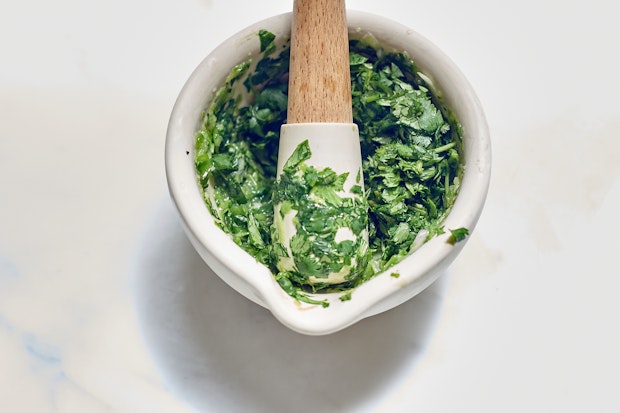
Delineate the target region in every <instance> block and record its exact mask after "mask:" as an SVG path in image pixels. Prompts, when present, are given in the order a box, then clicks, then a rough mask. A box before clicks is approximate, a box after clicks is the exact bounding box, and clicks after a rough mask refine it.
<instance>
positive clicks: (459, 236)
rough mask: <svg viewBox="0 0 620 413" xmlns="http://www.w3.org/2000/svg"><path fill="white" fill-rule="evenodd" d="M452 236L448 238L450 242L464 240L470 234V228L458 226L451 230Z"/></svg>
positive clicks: (454, 242)
mask: <svg viewBox="0 0 620 413" xmlns="http://www.w3.org/2000/svg"><path fill="white" fill-rule="evenodd" d="M450 234H451V235H450V237H449V238H448V243H450V244H452V245H454V244H456V243H457V242H461V241H463V240H464V239H465V238H466V237H467V235H469V230H468V229H467V228H457V229H451V230H450Z"/></svg>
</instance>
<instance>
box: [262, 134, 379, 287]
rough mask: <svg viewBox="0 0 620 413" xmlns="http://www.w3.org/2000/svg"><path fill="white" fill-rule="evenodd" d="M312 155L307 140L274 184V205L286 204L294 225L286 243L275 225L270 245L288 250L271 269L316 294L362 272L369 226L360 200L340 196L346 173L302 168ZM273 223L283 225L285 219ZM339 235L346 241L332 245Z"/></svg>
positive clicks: (312, 167)
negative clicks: (343, 232) (344, 234)
mask: <svg viewBox="0 0 620 413" xmlns="http://www.w3.org/2000/svg"><path fill="white" fill-rule="evenodd" d="M311 155H312V153H311V151H310V147H309V145H308V141H307V140H305V141H303V142H301V143H300V144H299V145H298V146H297V148H295V150H294V151H293V153H292V154H291V156H290V157H289V158H288V159H287V161H286V163H285V164H284V167H283V170H282V173H281V174H280V177H279V179H278V180H277V181H276V183H275V187H274V192H273V202H274V204H275V205H281V204H284V205H285V208H286V210H287V212H288V214H291V216H292V217H293V218H292V220H293V223H294V226H295V234H294V235H293V236H292V237H291V239H290V242H287V240H282V239H280V235H279V231H277V229H278V225H276V232H275V234H274V235H275V236H274V242H275V243H282V244H284V245H286V244H287V243H288V244H289V245H290V251H285V252H284V254H282V255H281V256H278V257H277V258H278V262H277V263H276V266H277V267H278V268H279V269H280V270H281V271H285V272H286V274H287V276H288V277H289V278H291V279H293V280H295V281H296V282H297V283H298V284H301V285H312V286H313V288H319V289H320V288H322V287H326V286H328V285H330V284H342V283H346V284H347V285H350V284H351V283H353V282H354V280H355V279H356V278H358V277H359V276H360V275H361V274H362V273H363V272H364V270H365V268H366V264H367V262H368V258H369V257H368V255H367V253H368V244H367V242H366V240H365V239H364V237H363V234H362V233H363V231H365V230H366V226H367V222H368V212H367V207H366V204H365V203H364V202H363V198H362V197H361V196H360V195H355V194H351V192H352V191H348V192H349V194H347V191H345V189H344V183H345V180H346V178H347V174H346V173H344V174H340V175H338V174H336V172H334V171H333V170H332V169H331V168H324V169H321V170H317V169H316V168H315V167H314V166H310V165H308V164H306V163H305V161H306V160H308V159H309V158H310V157H311ZM358 187H359V186H358ZM277 218H278V220H277V222H282V220H283V219H284V218H285V215H284V216H282V217H277ZM341 230H348V231H349V232H350V233H351V234H350V235H351V236H350V237H347V239H343V240H339V241H337V240H336V238H337V235H338V233H339V232H340V231H341Z"/></svg>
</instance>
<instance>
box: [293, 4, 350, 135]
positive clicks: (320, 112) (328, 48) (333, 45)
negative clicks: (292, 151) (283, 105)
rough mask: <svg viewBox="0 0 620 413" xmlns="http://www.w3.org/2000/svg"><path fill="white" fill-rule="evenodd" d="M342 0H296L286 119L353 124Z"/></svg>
mask: <svg viewBox="0 0 620 413" xmlns="http://www.w3.org/2000/svg"><path fill="white" fill-rule="evenodd" d="M351 106H352V103H351V72H350V67H349V39H348V29H347V20H346V9H345V0H295V3H294V6H293V24H292V27H291V60H290V69H289V90H288V114H287V123H327V122H334V123H353V113H352V107H351Z"/></svg>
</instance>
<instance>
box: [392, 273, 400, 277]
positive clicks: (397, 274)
mask: <svg viewBox="0 0 620 413" xmlns="http://www.w3.org/2000/svg"><path fill="white" fill-rule="evenodd" d="M390 277H394V278H398V277H400V274H399V273H397V272H393V273H390Z"/></svg>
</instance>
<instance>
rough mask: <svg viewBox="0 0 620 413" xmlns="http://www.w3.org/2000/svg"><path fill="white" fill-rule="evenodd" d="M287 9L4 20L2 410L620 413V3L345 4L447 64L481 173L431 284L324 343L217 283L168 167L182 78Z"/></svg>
mask: <svg viewBox="0 0 620 413" xmlns="http://www.w3.org/2000/svg"><path fill="white" fill-rule="evenodd" d="M291 4H292V2H291V1H289V0H287V1H284V0H277V1H276V0H269V1H263V2H257V1H250V0H245V1H241V0H227V1H220V0H177V1H158V0H155V1H151V2H147V1H138V0H135V1H119V0H109V1H95V0H90V1H76V0H59V1H55V2H45V1H41V0H30V1H22V2H11V3H10V4H9V2H7V1H5V2H3V4H2V6H0V182H1V186H0V188H1V190H0V412H3V413H4V412H7V413H8V412H11V413H12V412H34V413H38V412H41V413H46V412H63V413H65V412H80V413H84V412H88V413H98V412H152V413H158V412H166V413H167V412H175V413H176V412H192V411H199V412H310V411H321V412H336V411H338V412H403V411H416V412H455V411H458V412H476V413H481V412H504V413H505V412H524V411H528V412H560V411H562V412H567V411H570V412H573V411H574V412H586V411H587V412H617V411H620V395H619V393H618V385H619V383H620V351H619V349H620V321H619V317H620V300H619V299H618V291H619V290H620V282H619V281H618V280H619V277H620V271H619V270H618V266H617V260H616V258H617V257H616V255H615V254H617V249H618V246H619V245H620V243H619V242H618V234H619V233H620V225H619V224H618V218H617V215H618V210H619V208H620V179H619V176H620V139H619V138H620V136H619V130H620V105H619V104H618V98H617V97H618V96H620V81H619V80H618V73H620V58H619V55H618V40H619V39H620V25H618V24H617V16H618V15H619V10H618V9H619V6H617V2H613V1H611V0H607V1H604V0H592V1H588V2H585V1H563V2H560V1H545V0H537V1H533V0H525V1H521V2H512V3H505V2H503V3H502V2H493V1H480V0H472V1H468V2H458V1H444V2H437V1H416V2H410V1H404V0H402V1H397V0H386V1H381V2H378V1H375V0H349V1H348V6H349V7H350V8H356V9H359V10H365V11H369V12H375V13H378V14H382V15H385V16H387V17H391V18H393V19H395V20H398V21H400V22H401V23H404V24H406V25H408V26H410V27H412V28H414V29H416V30H418V31H419V32H421V33H423V34H424V35H426V36H427V37H429V38H430V39H432V40H433V41H434V42H435V43H437V44H438V45H439V46H440V47H441V48H443V49H444V51H446V52H447V53H448V54H449V55H450V56H452V58H453V59H454V60H455V62H456V63H457V64H458V65H459V66H460V67H461V68H462V70H463V72H464V73H465V74H466V75H467V76H468V77H469V79H470V81H471V82H472V84H473V85H474V87H475V88H476V90H477V91H478V93H479V97H480V99H481V101H482V102H483V105H484V106H485V109H486V111H487V115H488V120H489V124H490V127H491V131H492V139H493V149H494V175H493V178H492V186H491V190H490V193H489V199H488V203H487V207H486V209H485V211H484V213H483V216H482V219H481V221H480V223H479V226H478V228H477V229H476V231H475V233H474V234H473V235H472V239H471V241H470V244H468V245H467V247H466V248H465V250H464V252H463V254H462V255H461V256H460V257H459V259H458V260H457V261H456V262H455V264H454V265H453V266H452V267H451V269H450V270H449V271H448V273H446V274H445V275H444V276H443V277H442V278H441V279H440V281H439V282H438V283H436V284H435V285H433V286H432V287H431V288H430V289H428V290H427V291H425V292H424V293H423V294H422V295H420V296H418V297H416V298H415V299H413V300H412V301H410V302H408V303H406V304H404V305H402V306H401V307H398V308H397V309H395V310H392V311H389V312H387V313H385V314H382V315H379V316H376V317H373V318H371V319H368V320H365V321H363V322H360V323H359V324H357V325H355V326H353V327H351V328H349V329H347V330H345V331H343V332H341V333H338V334H335V335H332V336H327V337H305V336H300V335H298V334H296V333H293V332H290V331H289V330H287V329H285V328H284V327H282V326H281V325H280V324H278V322H277V321H275V320H274V319H273V318H272V317H271V316H270V315H269V314H268V313H267V312H266V311H265V310H263V309H261V308H259V307H257V306H256V305H255V304H253V303H251V302H249V301H247V300H245V299H244V298H242V297H241V296H239V295H238V294H237V293H235V292H234V291H233V290H231V289H230V288H228V287H227V286H225V285H224V284H223V283H222V282H221V281H220V280H219V279H217V278H216V277H215V276H214V275H213V274H212V273H211V272H210V271H209V270H208V268H207V267H205V265H204V264H203V263H202V262H201V261H200V260H199V258H197V256H196V254H195V253H194V252H193V250H192V249H191V247H190V246H189V244H188V242H187V241H186V240H185V237H184V236H183V234H182V231H181V229H180V227H179V223H178V221H177V218H176V215H175V212H174V210H173V209H172V207H171V203H170V201H169V200H168V196H167V189H166V184H165V177H164V173H163V144H164V135H165V129H166V124H167V118H168V115H169V112H170V110H171V108H172V105H173V103H174V99H175V97H176V94H177V93H178V91H179V89H180V88H181V86H182V84H183V83H184V81H185V79H186V78H187V76H188V75H189V73H190V72H191V70H192V69H193V67H194V66H196V65H197V64H198V62H199V61H200V60H201V59H202V57H204V56H205V55H206V54H207V53H208V52H209V51H210V50H211V49H212V48H213V47H215V45H216V44H217V43H219V42H220V41H222V40H223V39H224V38H226V37H228V36H229V35H231V34H232V33H234V32H235V31H237V30H238V29H240V28H241V27H243V26H245V25H247V24H249V23H251V22H253V21H256V20H258V19H260V18H263V17H267V16H270V15H273V14H276V13H281V12H285V11H288V10H289V8H290V7H291ZM239 13H241V14H239Z"/></svg>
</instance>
